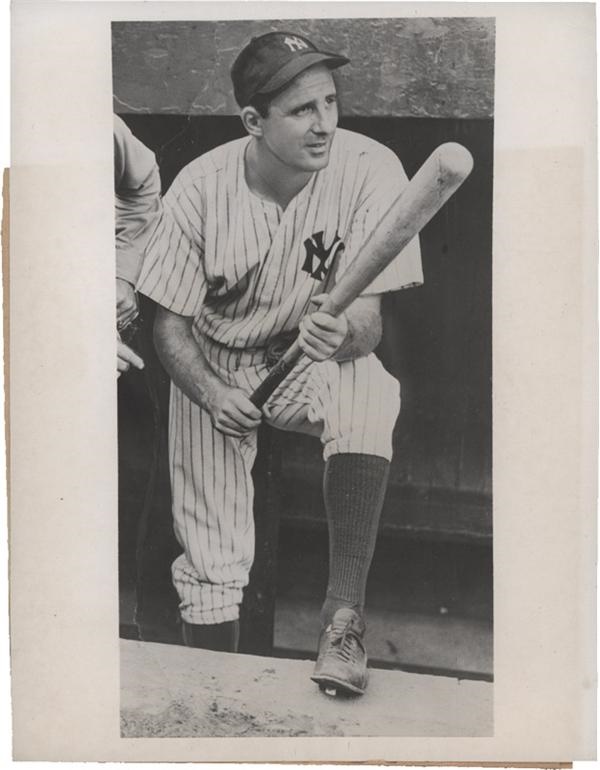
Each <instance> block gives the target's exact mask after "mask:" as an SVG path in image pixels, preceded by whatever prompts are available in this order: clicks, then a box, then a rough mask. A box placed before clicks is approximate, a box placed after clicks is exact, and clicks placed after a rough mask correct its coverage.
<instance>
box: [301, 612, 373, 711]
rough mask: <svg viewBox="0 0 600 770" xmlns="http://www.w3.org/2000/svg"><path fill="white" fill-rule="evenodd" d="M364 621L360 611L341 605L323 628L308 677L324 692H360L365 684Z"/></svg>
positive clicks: (340, 693)
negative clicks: (311, 672)
mask: <svg viewBox="0 0 600 770" xmlns="http://www.w3.org/2000/svg"><path fill="white" fill-rule="evenodd" d="M364 634H365V624H364V621H363V619H362V618H361V617H360V615H359V614H358V613H357V612H355V611H354V610H352V609H350V608H348V607H342V608H341V609H339V610H338V611H337V612H336V613H335V615H334V616H333V620H332V621H331V623H330V624H329V625H328V626H327V627H326V628H325V629H323V631H322V632H321V637H320V639H319V654H318V657H317V662H316V664H315V670H314V673H313V675H312V676H311V679H312V680H313V682H316V683H317V684H318V685H319V688H320V689H321V690H322V691H324V692H325V694H326V695H330V696H336V695H362V694H363V693H364V691H365V689H366V687H367V681H368V672H367V652H366V650H365V646H364V643H363V636H364Z"/></svg>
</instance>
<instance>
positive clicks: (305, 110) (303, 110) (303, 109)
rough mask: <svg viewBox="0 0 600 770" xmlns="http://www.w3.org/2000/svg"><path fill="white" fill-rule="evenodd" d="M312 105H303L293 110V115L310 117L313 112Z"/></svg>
mask: <svg viewBox="0 0 600 770" xmlns="http://www.w3.org/2000/svg"><path fill="white" fill-rule="evenodd" d="M312 108H313V106H312V104H301V105H300V106H299V107H296V108H295V109H293V110H292V115H308V114H309V112H311V111H312Z"/></svg>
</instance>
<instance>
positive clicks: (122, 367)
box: [117, 333, 144, 377]
mask: <svg viewBox="0 0 600 770" xmlns="http://www.w3.org/2000/svg"><path fill="white" fill-rule="evenodd" d="M132 366H135V368H136V369H143V368H144V362H143V360H142V359H141V358H140V357H139V356H138V354H137V353H135V352H134V351H133V350H132V349H131V348H130V347H129V346H128V345H126V344H125V343H124V342H122V341H121V338H120V337H119V334H118V333H117V377H120V376H121V373H122V372H127V371H129V369H130V368H131V367H132Z"/></svg>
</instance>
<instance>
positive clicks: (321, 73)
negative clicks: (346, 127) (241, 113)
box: [262, 65, 338, 171]
mask: <svg viewBox="0 0 600 770" xmlns="http://www.w3.org/2000/svg"><path fill="white" fill-rule="evenodd" d="M337 122H338V108H337V97H336V91H335V82H334V80H333V77H332V75H331V72H330V71H329V70H328V69H327V67H325V66H323V65H317V66H315V67H311V68H310V69H308V70H306V71H305V72H303V73H301V74H300V75H298V77H297V78H295V80H294V81H293V82H292V84H291V85H290V87H289V88H286V90H285V91H284V92H283V93H281V94H279V95H278V96H276V97H275V99H274V100H273V101H272V102H271V104H270V107H269V113H268V115H267V117H266V118H263V119H262V127H263V134H262V145H263V148H264V149H266V150H267V151H268V152H270V153H271V154H272V155H275V156H276V157H277V158H278V160H279V161H280V162H281V163H283V164H284V165H286V166H288V167H290V168H291V169H294V170H295V171H318V170H319V169H322V168H325V166H326V165H327V164H328V163H329V151H330V149H331V141H332V139H333V135H334V133H335V129H336V127H337Z"/></svg>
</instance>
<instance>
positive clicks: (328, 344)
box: [298, 294, 348, 361]
mask: <svg viewBox="0 0 600 770" xmlns="http://www.w3.org/2000/svg"><path fill="white" fill-rule="evenodd" d="M326 297H327V295H326V294H318V295H317V296H315V297H313V298H312V300H311V302H312V303H313V305H315V306H316V307H317V310H316V311H315V312H313V313H310V314H309V315H307V316H305V317H304V318H303V319H302V321H300V334H299V335H298V343H299V345H300V347H301V348H302V351H303V352H304V353H306V355H307V356H308V357H309V358H312V360H313V361H325V360H326V359H328V358H333V356H334V355H335V354H336V352H337V351H338V350H339V349H340V347H341V345H342V344H343V342H344V340H345V339H346V335H347V334H348V320H347V318H346V316H345V314H344V313H342V314H341V315H340V316H337V317H335V316H332V315H330V314H329V313H324V312H322V311H321V310H319V309H318V308H320V307H321V305H322V304H323V302H324V301H325V298H326Z"/></svg>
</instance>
